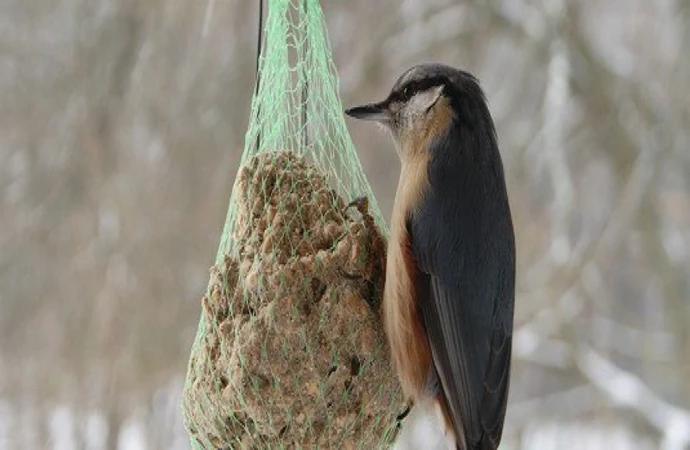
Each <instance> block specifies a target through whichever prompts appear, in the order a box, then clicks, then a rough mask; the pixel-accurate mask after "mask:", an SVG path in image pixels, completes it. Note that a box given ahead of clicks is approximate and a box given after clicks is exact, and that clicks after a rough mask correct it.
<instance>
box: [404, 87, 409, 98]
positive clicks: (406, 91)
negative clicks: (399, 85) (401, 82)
mask: <svg viewBox="0 0 690 450" xmlns="http://www.w3.org/2000/svg"><path fill="white" fill-rule="evenodd" d="M409 94H410V87H409V86H405V89H403V96H404V97H407V96H408V95H409Z"/></svg>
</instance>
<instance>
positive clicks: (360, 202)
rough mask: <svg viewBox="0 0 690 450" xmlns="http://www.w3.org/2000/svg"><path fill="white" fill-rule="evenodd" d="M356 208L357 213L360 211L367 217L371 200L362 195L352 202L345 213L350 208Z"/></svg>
mask: <svg viewBox="0 0 690 450" xmlns="http://www.w3.org/2000/svg"><path fill="white" fill-rule="evenodd" d="M353 207H354V208H355V209H357V211H359V213H360V214H362V215H365V214H368V212H369V198H368V197H367V196H366V195H362V196H361V197H357V198H356V199H354V200H352V201H351V202H350V203H349V204H348V205H347V206H346V207H345V211H347V210H348V209H350V208H353Z"/></svg>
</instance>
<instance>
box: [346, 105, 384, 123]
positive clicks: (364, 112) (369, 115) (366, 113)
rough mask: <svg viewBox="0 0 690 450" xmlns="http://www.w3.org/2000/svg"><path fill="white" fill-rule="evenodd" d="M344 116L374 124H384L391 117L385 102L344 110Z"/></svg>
mask: <svg viewBox="0 0 690 450" xmlns="http://www.w3.org/2000/svg"><path fill="white" fill-rule="evenodd" d="M345 114H347V115H348V116H350V117H354V118H355V119H361V120H372V121H374V122H380V123H386V122H388V121H389V120H390V118H391V116H390V113H389V112H388V107H387V105H386V103H385V102H379V103H371V104H368V105H364V106H356V107H354V108H350V109H346V110H345Z"/></svg>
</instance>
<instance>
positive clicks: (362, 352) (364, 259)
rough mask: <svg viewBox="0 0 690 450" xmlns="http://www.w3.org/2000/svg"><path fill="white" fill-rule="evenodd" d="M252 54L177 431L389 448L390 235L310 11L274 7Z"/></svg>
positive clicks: (212, 440) (400, 407)
mask: <svg viewBox="0 0 690 450" xmlns="http://www.w3.org/2000/svg"><path fill="white" fill-rule="evenodd" d="M261 48H262V51H261V58H260V60H259V77H258V79H257V90H256V91H255V94H254V98H253V100H252V108H251V116H250V120H249V127H248V130H247V134H246V136H245V145H244V150H243V154H242V158H241V163H240V169H239V172H238V174H237V176H236V179H235V184H234V186H233V190H232V194H231V197H230V205H229V208H228V214H227V218H226V222H225V226H224V229H223V233H222V237H221V241H220V245H219V248H218V253H217V257H216V262H215V265H214V266H213V267H212V268H211V271H210V280H209V284H208V288H207V291H206V294H205V295H204V296H203V298H202V301H201V309H202V313H201V318H200V321H199V327H198V331H197V334H196V338H195V341H194V344H193V347H192V351H191V356H190V360H189V365H188V373H187V378H186V382H185V386H184V390H183V395H182V407H183V413H184V424H185V427H186V429H187V431H188V433H189V435H190V438H191V444H192V447H193V448H195V449H240V448H242V449H245V448H247V449H269V448H324V449H325V448H333V449H350V448H353V449H354V448H363V449H379V448H386V447H388V446H390V444H391V442H392V441H393V439H394V437H395V434H396V431H397V428H398V425H399V417H400V415H401V413H403V412H404V411H405V404H404V402H403V397H402V392H401V390H400V388H399V386H398V383H397V379H396V377H395V374H394V372H393V371H392V370H391V364H390V361H389V359H388V349H387V344H386V340H385V336H384V334H383V327H382V324H381V318H380V315H379V311H380V301H381V295H382V288H383V276H384V273H385V270H384V266H385V236H386V228H385V223H384V221H383V219H382V217H381V212H380V210H379V208H378V206H377V204H376V201H375V199H374V197H373V194H372V192H371V188H370V186H369V184H368V182H367V180H366V178H365V176H364V173H363V171H362V168H361V166H360V164H359V160H358V159H357V154H356V151H355V149H354V146H353V145H352V142H351V140H350V137H349V134H348V132H347V130H346V128H345V122H344V117H343V112H342V111H343V108H342V104H341V102H340V100H339V97H338V85H337V77H336V73H335V70H334V68H333V64H332V60H331V51H330V48H329V45H328V41H327V36H326V31H325V27H324V19H323V15H322V11H321V9H320V6H319V4H318V2H317V1H316V0H298V1H295V0H270V1H269V2H268V13H267V18H266V26H265V39H264V41H263V43H262V47H261ZM355 199H360V201H358V202H355V203H354V205H351V206H349V205H350V203H351V201H352V200H355ZM362 200H363V201H362Z"/></svg>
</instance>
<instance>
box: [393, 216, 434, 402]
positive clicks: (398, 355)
mask: <svg viewBox="0 0 690 450" xmlns="http://www.w3.org/2000/svg"><path fill="white" fill-rule="evenodd" d="M416 271H417V266H416V264H415V263H414V261H413V260H412V255H411V253H410V246H409V238H408V236H407V233H406V231H405V229H404V225H403V224H392V226H391V237H390V240H389V245H388V262H387V263H386V282H385V286H384V298H383V313H384V326H385V330H386V335H387V338H388V343H389V346H390V351H391V358H392V360H393V363H394V365H395V369H396V372H397V375H398V379H399V381H400V384H401V387H402V389H403V392H404V393H405V395H406V397H408V398H409V399H412V400H413V401H415V402H418V401H419V400H420V396H421V395H422V394H423V393H424V390H425V386H426V383H427V381H428V377H429V373H430V371H429V370H430V367H431V357H430V350H429V344H428V341H427V337H426V334H425V333H424V331H423V328H422V324H421V321H420V318H419V315H418V312H417V303H416V302H417V300H418V299H417V288H416V286H415V278H416Z"/></svg>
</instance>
